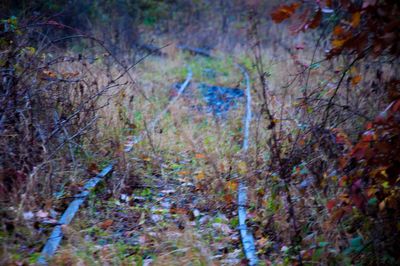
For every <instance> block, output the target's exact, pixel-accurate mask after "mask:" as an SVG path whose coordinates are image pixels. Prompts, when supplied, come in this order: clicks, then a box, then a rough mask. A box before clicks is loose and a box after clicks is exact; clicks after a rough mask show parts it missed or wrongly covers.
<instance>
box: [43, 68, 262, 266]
mask: <svg viewBox="0 0 400 266" xmlns="http://www.w3.org/2000/svg"><path fill="white" fill-rule="evenodd" d="M239 69H240V72H239V73H242V74H243V75H244V77H245V78H244V79H242V80H243V81H244V83H243V85H244V86H243V87H244V88H229V87H220V86H215V85H209V84H205V83H199V82H198V81H197V80H193V79H192V75H193V73H192V71H191V70H189V72H188V73H187V75H186V79H185V81H184V82H183V83H182V84H178V85H177V86H176V89H172V90H171V92H170V93H169V94H170V95H172V98H171V99H170V100H169V101H168V103H167V104H166V105H165V106H164V107H163V108H162V109H161V110H160V111H159V112H158V114H157V115H156V116H155V118H153V120H152V121H151V122H150V123H148V125H145V128H144V130H143V131H142V132H141V133H139V134H135V135H133V136H131V137H128V141H127V142H126V144H125V148H124V153H125V154H126V160H127V164H128V170H126V171H131V172H132V173H127V174H126V175H127V176H128V178H127V179H124V180H121V181H120V182H121V188H122V191H119V192H120V193H118V194H117V195H118V197H115V194H114V195H113V194H112V193H111V191H110V189H109V188H108V185H107V181H106V182H105V183H104V182H103V184H104V185H103V187H101V186H100V187H97V188H96V189H94V190H95V191H94V193H92V194H91V195H92V196H90V190H92V189H93V187H94V186H95V185H96V184H97V183H98V182H100V181H101V180H102V179H103V178H105V176H104V175H100V176H97V177H95V178H93V179H91V180H89V181H88V183H87V184H86V185H85V188H86V191H84V192H81V193H79V194H78V195H77V196H76V197H77V199H76V200H75V201H76V203H75V201H74V202H72V203H71V205H70V206H69V208H68V209H67V210H66V212H65V213H64V215H63V217H64V218H61V220H60V225H58V226H56V228H55V229H54V231H53V233H52V235H51V236H50V239H49V241H48V242H47V244H46V246H45V247H44V249H43V252H42V257H41V258H40V260H39V262H40V263H43V264H44V263H46V259H45V258H46V257H49V256H52V255H53V254H54V253H55V251H56V249H57V246H58V244H59V243H60V241H61V239H62V237H63V235H66V238H67V240H68V242H70V241H71V239H72V240H73V239H74V238H77V235H82V234H83V235H85V240H86V242H85V241H84V240H83V239H81V240H76V241H75V243H74V244H73V245H71V246H75V248H76V246H78V247H79V249H82V250H81V251H83V252H85V253H94V254H96V256H106V255H104V254H113V255H112V258H111V257H110V258H109V259H110V262H113V263H116V264H120V263H125V262H127V261H135V262H136V263H138V262H139V263H150V262H152V263H155V264H157V265H175V264H182V263H184V265H187V264H191V263H194V264H200V265H204V264H206V265H213V264H222V265H236V264H240V263H241V262H242V261H243V259H244V258H248V259H249V261H248V263H249V264H250V265H256V263H257V257H256V255H255V252H256V251H255V247H254V245H255V244H254V239H253V237H252V235H251V232H250V231H248V229H247V226H246V189H245V182H244V181H240V182H239V181H238V180H239V179H238V178H239V177H240V176H239V175H238V174H237V173H236V172H240V171H243V169H240V167H242V168H243V167H245V165H244V164H245V163H244V162H242V163H240V162H239V163H238V166H237V167H238V169H232V162H233V160H235V158H236V159H240V157H238V156H241V157H243V155H244V154H245V153H246V151H247V148H248V146H249V126H250V120H251V102H250V99H251V94H250V84H249V77H248V75H247V73H246V71H245V70H244V68H243V67H241V66H239ZM206 70H207V71H210V69H206ZM201 71H204V70H203V69H202V70H201ZM211 71H214V70H212V69H211ZM190 82H191V83H190ZM189 83H190V84H189ZM239 85H240V83H239ZM241 117H243V119H242V118H241ZM238 118H239V119H238ZM197 131H199V132H201V133H203V134H204V135H197V136H196V133H197ZM157 135H158V136H157ZM157 138H159V140H158V142H159V143H161V142H163V141H160V140H161V139H164V138H166V139H168V140H169V141H172V143H168V144H167V145H162V144H159V145H158V147H157V148H155V142H157ZM199 140H200V142H201V143H200V142H199ZM210 147H212V149H211V150H210ZM188 148H189V149H188ZM241 150H242V151H241ZM240 154H241V155H240ZM224 157H226V158H228V159H229V162H226V161H224V160H222V161H220V158H224ZM240 160H241V159H240ZM228 164H229V169H225V167H226V166H225V165H228ZM130 167H133V168H135V169H131V170H129V168H130ZM106 169H108V170H116V169H117V170H118V165H117V164H116V163H112V164H110V165H108V166H107V167H106ZM227 170H228V171H227ZM131 174H134V175H135V178H133V179H132V177H129V175H131ZM132 180H134V181H133V182H131V181H132ZM90 184H92V185H90ZM93 184H94V185H93ZM89 186H90V187H89ZM238 189H239V190H238ZM237 192H239V195H237ZM238 196H239V201H240V202H237V200H236V198H237V197H238ZM87 197H89V199H88V202H89V206H88V207H86V208H84V209H83V210H81V212H80V213H79V217H77V218H76V220H77V221H78V222H76V223H75V224H74V226H73V227H72V228H74V229H70V228H69V229H68V228H67V227H65V225H68V224H69V223H70V222H71V220H72V218H73V216H74V215H75V213H76V212H77V210H78V208H79V205H80V204H81V203H82V202H83V201H84V200H85V199H86V198H87ZM238 210H239V212H238ZM63 227H64V228H63ZM238 229H239V230H238ZM77 231H79V232H80V233H79V234H78V232H77ZM239 232H240V234H241V238H240V234H239ZM74 235H75V236H74ZM241 239H242V242H241V241H240V240H241ZM242 243H243V244H242ZM243 250H244V251H245V252H244V253H243ZM63 252H70V251H68V248H66V247H63V248H62V251H61V252H60V253H59V254H61V255H58V256H56V258H55V260H59V259H60V258H62V254H63ZM103 253H104V254H103ZM106 260H107V258H106ZM101 261H104V258H103V257H102V258H101Z"/></svg>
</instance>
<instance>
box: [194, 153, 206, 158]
mask: <svg viewBox="0 0 400 266" xmlns="http://www.w3.org/2000/svg"><path fill="white" fill-rule="evenodd" d="M194 157H195V158H196V159H205V158H206V156H205V155H204V154H202V153H196V154H195V156H194Z"/></svg>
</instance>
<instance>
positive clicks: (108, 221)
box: [99, 219, 114, 230]
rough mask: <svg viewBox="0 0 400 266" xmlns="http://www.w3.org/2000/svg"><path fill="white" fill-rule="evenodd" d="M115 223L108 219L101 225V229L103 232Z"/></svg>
mask: <svg viewBox="0 0 400 266" xmlns="http://www.w3.org/2000/svg"><path fill="white" fill-rule="evenodd" d="M113 223H114V221H113V220H111V219H108V220H105V221H103V222H101V223H100V225H99V226H100V228H101V229H103V230H107V229H108V228H109V227H110V226H111V225H112V224H113Z"/></svg>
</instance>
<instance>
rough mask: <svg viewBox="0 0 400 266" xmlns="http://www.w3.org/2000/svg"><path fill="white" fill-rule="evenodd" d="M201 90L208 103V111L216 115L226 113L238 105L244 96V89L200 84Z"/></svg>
mask: <svg viewBox="0 0 400 266" xmlns="http://www.w3.org/2000/svg"><path fill="white" fill-rule="evenodd" d="M198 88H199V90H200V92H201V94H202V96H203V97H204V100H205V102H206V103H207V107H208V108H207V109H208V110H207V111H208V112H212V113H213V114H214V115H216V116H221V115H225V114H226V113H227V112H228V111H229V109H230V108H232V107H233V108H234V107H236V104H237V102H238V101H240V100H241V99H242V98H244V90H242V89H238V88H226V87H219V86H213V85H206V84H200V85H199V87H198Z"/></svg>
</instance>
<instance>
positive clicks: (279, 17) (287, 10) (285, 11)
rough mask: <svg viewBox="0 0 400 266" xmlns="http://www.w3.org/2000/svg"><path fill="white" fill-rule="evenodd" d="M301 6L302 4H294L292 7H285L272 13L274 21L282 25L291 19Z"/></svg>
mask: <svg viewBox="0 0 400 266" xmlns="http://www.w3.org/2000/svg"><path fill="white" fill-rule="evenodd" d="M299 6H300V3H293V4H291V5H283V6H281V7H279V8H278V9H276V10H275V11H274V12H272V13H271V17H272V20H273V21H275V22H276V23H281V22H282V21H284V20H285V19H288V18H290V17H291V16H292V15H293V14H294V12H295V11H296V9H297V8H298V7H299Z"/></svg>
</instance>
